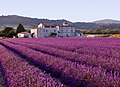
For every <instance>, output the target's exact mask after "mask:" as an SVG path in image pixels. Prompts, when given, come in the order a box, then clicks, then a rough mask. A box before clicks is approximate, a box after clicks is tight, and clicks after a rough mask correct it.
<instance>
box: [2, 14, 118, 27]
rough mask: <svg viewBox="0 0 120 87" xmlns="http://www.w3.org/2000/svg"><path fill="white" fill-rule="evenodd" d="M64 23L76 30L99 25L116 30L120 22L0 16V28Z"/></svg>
mask: <svg viewBox="0 0 120 87" xmlns="http://www.w3.org/2000/svg"><path fill="white" fill-rule="evenodd" d="M65 21H67V22H68V23H69V24H71V25H73V26H75V27H76V28H77V29H100V28H101V25H107V27H109V26H112V28H114V27H115V26H116V25H117V28H120V21H117V20H111V19H105V20H98V21H94V22H89V23H86V22H70V21H68V20H65V19H61V20H49V19H38V18H30V17H23V16H17V15H8V16H0V27H6V26H17V25H18V24H19V23H22V24H23V25H24V26H29V27H30V28H36V27H37V25H38V24H39V23H49V24H54V25H62V24H63V22H65ZM113 25H114V26H113Z"/></svg>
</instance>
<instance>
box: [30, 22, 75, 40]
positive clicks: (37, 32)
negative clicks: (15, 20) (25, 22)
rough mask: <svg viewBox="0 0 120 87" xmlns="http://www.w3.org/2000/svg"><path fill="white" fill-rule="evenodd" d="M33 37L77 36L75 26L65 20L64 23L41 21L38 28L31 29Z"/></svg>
mask: <svg viewBox="0 0 120 87" xmlns="http://www.w3.org/2000/svg"><path fill="white" fill-rule="evenodd" d="M31 35H32V37H36V38H37V37H75V36H76V32H75V27H74V26H71V25H69V24H68V23H67V22H64V23H63V25H53V24H43V23H40V24H39V25H38V27H37V28H34V29H31Z"/></svg>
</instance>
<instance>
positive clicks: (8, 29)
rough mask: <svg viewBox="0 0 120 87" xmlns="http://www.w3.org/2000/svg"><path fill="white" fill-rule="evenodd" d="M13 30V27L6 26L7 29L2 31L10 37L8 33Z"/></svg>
mask: <svg viewBox="0 0 120 87" xmlns="http://www.w3.org/2000/svg"><path fill="white" fill-rule="evenodd" d="M11 30H14V29H13V28H12V27H5V29H4V30H3V31H2V34H3V35H4V36H5V37H8V33H9V32H10V31H11Z"/></svg>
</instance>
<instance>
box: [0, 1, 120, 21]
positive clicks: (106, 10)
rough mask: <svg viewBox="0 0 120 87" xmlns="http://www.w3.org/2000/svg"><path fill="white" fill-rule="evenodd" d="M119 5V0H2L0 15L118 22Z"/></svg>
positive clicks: (119, 17)
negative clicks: (111, 20)
mask: <svg viewBox="0 0 120 87" xmlns="http://www.w3.org/2000/svg"><path fill="white" fill-rule="evenodd" d="M119 3H120V1H119V0H111V1H110V0H89V1H88V0H74V1H72V0H71V1H70V0H65V1H64V0H61V1H56V0H51V1H48V0H44V1H41V0H34V1H32V0H29V1H28V0H26V1H24V0H20V1H16V0H12V1H9V0H4V1H1V3H0V15H19V16H25V17H32V18H40V19H43V18H44V19H51V20H57V19H66V20H69V21H72V22H93V21H96V20H101V19H113V20H120V16H119V15H120V12H119V11H118V10H119V9H120V5H119Z"/></svg>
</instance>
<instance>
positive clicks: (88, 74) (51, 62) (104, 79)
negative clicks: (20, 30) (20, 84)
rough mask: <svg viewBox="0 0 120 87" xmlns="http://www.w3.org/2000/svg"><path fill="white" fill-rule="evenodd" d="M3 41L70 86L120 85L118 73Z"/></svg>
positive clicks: (103, 86) (116, 86) (106, 86)
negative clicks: (57, 75) (108, 72)
mask: <svg viewBox="0 0 120 87" xmlns="http://www.w3.org/2000/svg"><path fill="white" fill-rule="evenodd" d="M2 43H3V45H5V46H6V47H8V48H10V49H12V50H14V51H16V52H17V53H19V54H20V55H22V56H24V57H26V58H27V59H29V60H32V61H33V62H34V63H35V64H38V65H39V66H41V67H43V68H44V69H45V70H49V71H51V73H53V74H59V78H60V80H61V81H62V82H64V83H66V84H69V85H70V86H83V85H84V86H90V87H93V86H98V87H101V86H102V87H108V86H115V87H119V85H120V78H119V77H118V76H117V75H113V74H106V73H105V71H103V70H101V69H100V68H92V67H87V66H85V65H79V64H77V63H73V62H71V61H67V60H63V59H60V58H56V57H53V56H50V55H46V54H43V53H41V52H37V51H34V50H32V49H29V48H27V47H23V46H19V45H13V44H10V43H8V42H2Z"/></svg>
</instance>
